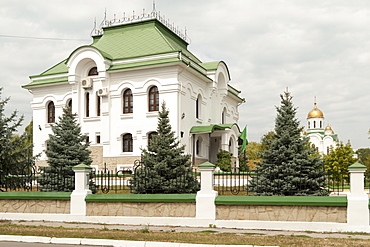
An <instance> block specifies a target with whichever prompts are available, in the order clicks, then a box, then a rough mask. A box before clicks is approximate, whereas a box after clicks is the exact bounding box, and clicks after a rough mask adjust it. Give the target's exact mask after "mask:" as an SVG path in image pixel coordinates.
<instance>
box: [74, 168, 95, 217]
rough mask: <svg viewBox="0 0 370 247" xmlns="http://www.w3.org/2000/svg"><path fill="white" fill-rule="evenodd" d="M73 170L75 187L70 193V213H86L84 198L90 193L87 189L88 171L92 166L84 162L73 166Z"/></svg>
mask: <svg viewBox="0 0 370 247" xmlns="http://www.w3.org/2000/svg"><path fill="white" fill-rule="evenodd" d="M72 169H73V171H74V172H75V189H74V191H73V192H72V194H71V207H70V209H71V212H70V213H71V214H72V215H83V216H85V215H86V201H85V198H86V196H87V195H88V194H91V190H90V189H89V173H90V172H91V170H92V168H91V167H90V166H88V165H85V164H80V165H77V166H74V167H73V168H72Z"/></svg>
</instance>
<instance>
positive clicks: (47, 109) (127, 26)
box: [23, 10, 245, 170]
mask: <svg viewBox="0 0 370 247" xmlns="http://www.w3.org/2000/svg"><path fill="white" fill-rule="evenodd" d="M188 45H189V44H188V42H187V36H186V34H185V35H184V34H182V33H181V32H180V31H179V30H178V29H176V28H174V26H173V25H172V24H170V23H168V22H167V21H166V20H164V19H163V18H162V17H161V16H160V15H159V14H158V12H156V11H155V10H154V11H152V12H150V13H148V14H144V13H143V14H140V15H133V16H131V17H122V18H120V19H116V18H114V19H113V20H109V21H108V20H104V21H103V25H102V26H101V27H100V28H99V29H98V28H96V29H94V30H93V32H92V43H91V44H90V45H84V46H81V47H78V48H77V49H75V50H74V51H72V52H71V53H70V55H69V56H68V57H67V58H65V59H64V60H63V61H61V62H60V63H58V64H56V65H54V66H52V67H51V68H49V69H47V70H46V71H44V72H42V73H41V74H37V75H34V76H30V82H29V83H28V84H27V85H24V86H23V88H25V89H27V90H29V91H30V92H31V93H32V95H33V99H32V102H31V106H32V110H33V124H34V128H33V131H34V132H33V140H34V154H39V153H41V154H42V155H41V157H40V159H39V160H38V161H37V165H47V163H46V159H47V157H46V155H45V153H44V151H45V149H46V148H47V145H46V144H47V140H48V138H49V136H48V135H49V134H52V130H51V126H52V125H53V124H54V123H55V122H56V121H58V117H59V116H61V115H62V113H63V110H62V109H63V108H64V107H65V106H70V107H71V108H72V112H73V113H76V118H77V120H78V122H79V124H80V125H81V129H82V133H83V134H86V135H87V136H88V141H89V142H90V143H91V144H90V149H91V151H92V153H91V156H92V158H93V163H92V166H93V167H94V168H102V166H103V164H104V163H106V164H107V167H108V168H109V169H118V170H119V169H123V168H131V167H132V166H133V164H134V161H135V160H137V159H140V155H141V148H146V146H147V145H148V142H149V141H150V139H151V136H152V135H154V134H156V128H157V117H158V111H159V110H160V106H161V104H162V102H165V103H166V106H167V108H168V110H169V112H170V113H169V117H170V124H171V126H172V130H173V131H174V132H175V135H176V136H177V137H178V139H179V141H180V143H181V144H183V145H185V152H186V153H188V154H191V155H192V164H193V166H197V165H199V164H201V163H203V162H205V161H210V162H212V163H215V162H216V160H217V157H216V154H217V152H218V151H220V150H221V149H222V150H227V151H230V152H231V153H232V156H233V160H234V164H235V166H238V159H237V157H238V137H239V135H240V130H239V127H238V125H237V123H238V120H239V112H238V107H239V105H240V104H242V103H243V102H245V100H244V99H243V98H241V96H240V91H238V90H237V89H235V88H234V87H232V86H231V85H230V84H229V83H230V73H229V69H228V67H227V65H226V63H225V62H223V61H214V62H206V63H204V62H202V61H201V60H199V59H198V58H197V57H196V56H195V55H194V54H193V53H191V52H190V51H189V50H188Z"/></svg>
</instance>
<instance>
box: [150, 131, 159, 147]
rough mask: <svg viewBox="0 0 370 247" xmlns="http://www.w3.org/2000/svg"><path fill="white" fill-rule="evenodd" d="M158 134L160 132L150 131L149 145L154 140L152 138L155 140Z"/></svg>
mask: <svg viewBox="0 0 370 247" xmlns="http://www.w3.org/2000/svg"><path fill="white" fill-rule="evenodd" d="M156 135H158V133H157V132H155V131H153V132H150V133H149V134H148V146H150V143H151V142H152V140H153V136H156Z"/></svg>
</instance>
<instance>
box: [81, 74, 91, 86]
mask: <svg viewBox="0 0 370 247" xmlns="http://www.w3.org/2000/svg"><path fill="white" fill-rule="evenodd" d="M92 82H93V81H92V78H89V77H86V78H83V79H82V80H81V85H82V88H91V87H92V84H93V83H92Z"/></svg>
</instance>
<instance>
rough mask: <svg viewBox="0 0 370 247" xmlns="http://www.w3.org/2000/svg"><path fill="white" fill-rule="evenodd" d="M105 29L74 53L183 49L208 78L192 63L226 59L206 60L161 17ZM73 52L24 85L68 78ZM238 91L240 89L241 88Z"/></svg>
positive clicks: (134, 54) (118, 55) (123, 55)
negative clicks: (91, 50) (192, 49)
mask: <svg viewBox="0 0 370 247" xmlns="http://www.w3.org/2000/svg"><path fill="white" fill-rule="evenodd" d="M103 31H104V32H103V34H102V35H98V36H94V37H93V42H92V44H90V45H85V46H81V47H79V48H77V49H75V50H74V51H73V52H72V53H71V55H72V54H73V53H74V52H76V51H77V50H79V49H81V48H85V47H91V48H95V49H97V50H98V51H99V53H100V54H101V55H102V56H103V57H104V58H105V59H108V60H111V61H120V60H122V62H124V60H127V59H131V58H141V57H148V59H150V56H152V55H162V54H170V53H173V52H179V53H180V54H182V58H183V59H185V61H187V59H189V60H190V61H191V63H190V66H191V67H192V68H193V69H194V70H196V71H198V72H199V73H200V74H202V75H203V76H204V77H205V78H208V79H210V78H209V77H208V76H207V75H206V74H205V73H204V71H200V70H199V69H198V68H197V66H193V65H192V64H194V63H195V64H198V65H199V66H200V67H201V68H204V69H205V70H206V71H209V70H216V69H217V67H218V66H219V64H220V63H224V62H222V61H217V62H210V63H202V62H201V61H200V60H199V59H198V58H197V57H196V56H194V55H193V54H192V53H191V52H190V51H188V49H187V46H188V43H187V42H186V41H184V40H183V39H181V38H180V37H179V36H178V35H177V34H175V33H174V32H172V31H171V30H170V29H168V28H167V27H166V26H165V25H164V24H162V23H161V22H160V21H158V20H157V19H151V20H145V21H140V22H135V23H128V24H122V25H117V26H110V27H104V28H103ZM71 55H70V56H69V57H68V58H67V59H65V60H63V61H61V62H60V63H58V64H56V65H55V66H53V67H51V68H50V69H48V70H46V71H44V72H42V73H41V74H39V75H34V76H30V78H31V79H33V80H34V81H32V82H31V83H29V84H27V85H25V86H23V87H24V88H28V87H31V86H39V85H43V84H44V85H49V84H54V83H59V82H65V81H67V80H68V78H66V77H65V75H63V74H66V73H68V68H67V66H66V64H67V62H68V60H69V59H70V58H71ZM180 62H184V61H182V59H181V58H180V57H176V58H175V57H171V58H159V59H155V60H147V61H140V62H132V63H122V64H115V65H113V66H111V67H110V68H108V70H107V71H116V70H123V69H131V68H138V67H146V66H155V65H162V64H175V63H180ZM225 66H226V64H225ZM226 68H227V66H226ZM58 74H60V75H61V77H60V78H59V79H57V78H53V79H45V80H43V79H42V78H41V77H43V76H50V75H58ZM227 76H229V79H230V74H229V73H228V75H227ZM233 89H234V88H233ZM237 92H238V93H239V92H240V91H237ZM233 94H234V93H233ZM234 95H236V94H234ZM236 96H237V97H238V98H239V99H240V100H242V101H244V99H242V98H240V97H239V96H238V95H236Z"/></svg>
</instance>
